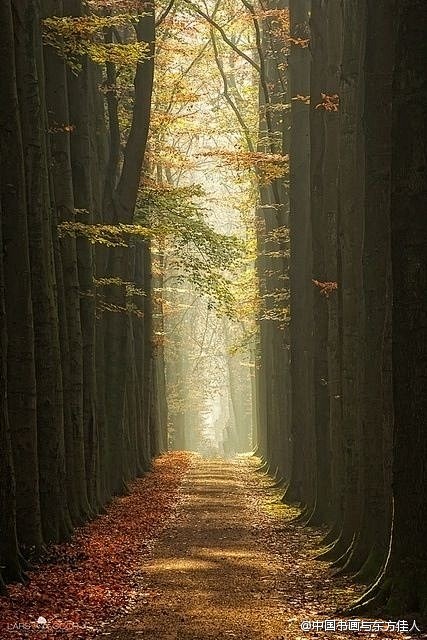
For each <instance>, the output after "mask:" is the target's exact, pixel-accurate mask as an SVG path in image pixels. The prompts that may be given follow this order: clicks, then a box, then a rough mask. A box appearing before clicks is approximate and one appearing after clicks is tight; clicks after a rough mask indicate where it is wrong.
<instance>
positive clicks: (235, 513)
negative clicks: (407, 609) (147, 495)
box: [97, 457, 412, 640]
mask: <svg viewBox="0 0 427 640" xmlns="http://www.w3.org/2000/svg"><path fill="white" fill-rule="evenodd" d="M255 468H256V460H255V459H253V458H252V459H251V458H245V457H242V458H240V459H237V460H236V461H233V462H225V461H221V460H205V459H202V458H199V457H194V458H193V460H192V464H191V467H190V470H189V471H188V472H187V474H186V476H185V477H184V480H183V484H182V486H181V503H180V505H179V508H178V513H177V517H176V518H175V519H174V520H173V521H171V522H170V524H169V526H167V528H165V529H164V531H163V533H162V534H161V536H160V539H159V540H158V541H157V544H156V545H155V547H154V550H153V553H152V554H151V555H150V557H149V558H147V559H146V560H145V561H144V562H143V563H142V566H141V567H140V571H139V573H138V577H137V581H138V582H139V593H140V595H139V597H137V599H136V601H135V602H134V604H133V606H132V607H131V609H130V611H129V612H128V613H126V614H125V615H122V616H119V617H118V618H117V619H116V621H115V622H114V624H110V625H109V626H106V627H105V628H104V629H103V631H102V632H100V633H99V634H98V636H97V637H98V638H100V639H101V638H105V639H106V640H107V639H108V640H134V639H136V638H141V639H142V640H226V639H229V640H230V639H236V640H258V639H259V640H285V639H286V640H303V639H304V640H308V639H313V640H314V639H316V638H331V639H332V638H334V639H338V640H341V639H346V640H347V639H350V638H361V637H363V638H382V639H384V640H385V639H388V638H405V637H406V638H408V637H411V636H410V635H409V634H408V633H407V632H406V633H395V632H390V631H389V628H390V625H389V624H388V622H387V621H377V624H380V625H381V627H380V629H379V630H374V629H378V626H377V627H375V626H372V627H371V630H369V629H367V626H368V625H367V624H366V623H367V620H368V619H366V620H364V623H365V627H364V628H362V623H361V621H360V620H358V621H355V622H354V623H353V629H354V630H349V629H348V627H347V628H346V625H349V621H350V619H349V618H343V617H342V616H340V615H338V614H336V613H335V612H336V610H337V607H338V605H339V606H340V607H342V606H345V605H347V604H349V603H350V602H351V601H352V600H353V599H354V598H355V597H357V595H359V594H360V593H361V591H362V588H361V587H360V586H359V587H355V586H354V585H352V584H351V583H350V582H349V580H348V579H346V578H337V577H335V576H333V574H332V571H331V569H330V568H329V566H328V564H327V563H325V562H319V561H318V560H316V559H315V555H316V553H317V552H318V550H319V542H320V540H321V538H322V535H323V533H324V532H322V531H320V530H313V529H307V528H303V527H302V526H301V525H298V524H296V523H293V522H292V519H293V517H294V516H295V515H296V514H297V512H296V511H295V509H292V508H290V507H287V506H284V505H282V504H281V502H280V494H279V492H278V491H277V490H274V489H272V488H271V485H272V481H271V479H269V478H268V477H266V476H265V475H262V474H260V473H257V472H256V469H255ZM325 620H329V621H330V622H329V628H331V625H334V624H335V627H336V630H335V631H329V632H325V631H322V630H319V628H320V626H321V623H323V624H324V621H325ZM353 620H354V619H353ZM374 622H375V621H372V620H371V624H372V625H374ZM408 622H409V626H411V625H412V620H410V621H408ZM304 623H305V627H304ZM319 623H320V624H319ZM308 625H309V627H310V628H309V627H308ZM302 626H303V627H304V628H302ZM404 626H405V625H403V627H404ZM403 630H404V629H403Z"/></svg>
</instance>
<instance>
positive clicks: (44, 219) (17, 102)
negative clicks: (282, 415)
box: [0, 0, 167, 592]
mask: <svg viewBox="0 0 427 640" xmlns="http://www.w3.org/2000/svg"><path fill="white" fill-rule="evenodd" d="M86 11H87V9H86V8H85V7H84V6H83V3H82V2H81V0H42V2H41V3H38V2H30V1H29V0H28V1H27V0H25V1H21V0H19V1H18V0H7V1H6V2H3V3H2V5H1V9H0V26H1V28H2V32H3V38H2V43H1V45H0V47H1V51H2V54H3V64H2V69H1V71H0V83H1V87H2V93H1V98H0V145H1V154H0V175H1V180H0V211H1V229H0V231H1V233H0V237H1V245H2V255H1V260H0V321H1V322H0V325H1V326H0V329H1V368H0V392H1V406H0V418H1V423H0V456H1V460H0V567H1V571H0V575H1V578H0V590H1V591H2V592H3V591H4V589H5V587H4V584H5V582H8V581H11V580H21V579H25V575H24V571H25V567H26V566H27V562H26V559H27V558H29V557H33V556H34V555H39V554H40V553H41V552H43V550H44V547H45V545H46V544H49V543H58V542H60V541H63V540H66V539H68V538H69V537H70V535H71V534H72V531H73V528H74V527H75V526H78V525H80V524H82V523H83V522H84V521H86V520H88V519H89V518H92V517H94V516H95V515H96V514H97V513H99V512H100V510H102V507H103V505H104V504H105V503H106V502H107V501H108V500H110V499H111V497H112V496H113V495H114V494H117V493H121V492H123V491H124V490H126V487H127V483H128V482H130V481H131V480H132V479H133V478H134V477H135V476H136V475H140V474H142V473H144V472H145V471H146V470H147V469H148V468H149V466H150V462H151V458H152V456H155V455H158V454H159V453H160V452H161V451H162V449H163V448H164V447H165V446H166V444H167V443H166V438H165V436H164V431H165V428H166V419H167V416H166V409H165V407H164V406H163V407H162V411H160V410H159V411H158V412H157V413H156V411H154V405H155V402H156V400H155V398H156V390H155V389H154V385H155V384H156V380H157V379H159V381H161V380H160V376H159V375H157V377H156V376H154V375H153V341H152V320H151V316H152V311H151V297H152V282H151V256H150V246H149V244H148V243H144V242H141V241H138V240H135V242H134V245H133V246H128V247H126V248H118V249H116V248H109V247H103V246H101V247H98V246H96V245H93V244H92V243H91V241H90V240H89V239H88V237H86V235H85V233H82V234H80V235H76V236H74V235H72V234H71V235H70V234H69V233H68V234H67V233H64V232H63V231H62V226H63V225H67V224H68V225H70V224H71V225H73V224H74V223H79V224H80V225H81V226H83V227H84V225H87V226H88V229H89V228H91V229H93V223H95V222H96V223H103V222H108V223H111V222H114V223H120V222H125V223H128V224H132V222H133V211H134V209H135V206H136V201H137V196H138V190H139V183H140V174H141V170H142V164H143V158H144V152H145V146H146V141H147V133H148V124H149V118H150V102H151V100H150V98H151V88H152V80H153V65H154V57H153V56H154V39H155V34H154V6H153V3H152V2H149V3H144V11H141V15H139V18H138V22H137V23H136V26H135V33H136V36H135V39H136V40H138V41H141V42H147V43H148V45H149V49H150V55H149V56H147V58H146V59H144V61H142V62H140V63H138V65H137V68H136V73H135V87H134V104H135V108H134V111H133V113H132V112H131V113H130V122H131V126H130V133H129V134H128V136H127V138H126V139H125V141H124V145H123V157H122V154H121V150H120V148H119V152H118V153H117V155H114V154H113V159H114V162H115V165H114V167H113V169H112V171H113V172H114V175H115V176H116V179H115V180H111V173H108V169H109V168H110V169H111V164H112V160H111V157H110V164H108V155H109V151H111V150H112V149H113V147H114V143H115V142H116V140H115V139H113V138H112V137H111V134H112V132H111V127H110V128H108V127H107V118H106V113H105V106H104V100H105V93H103V92H102V91H101V89H102V87H103V83H104V80H105V79H106V74H104V72H103V70H102V68H101V67H100V66H96V65H95V64H94V63H93V62H92V61H91V60H90V59H89V57H88V56H82V57H81V58H80V59H79V60H78V63H79V64H80V67H81V68H79V69H76V68H74V69H71V68H70V66H69V62H70V61H69V60H66V59H64V58H63V57H62V56H61V55H60V53H59V50H58V49H57V48H56V47H54V46H48V45H46V46H43V37H42V29H43V19H44V18H47V17H52V16H55V19H60V18H61V17H70V18H71V19H72V18H79V19H84V17H85V15H86ZM129 33H130V31H129ZM111 90H112V91H114V90H115V89H114V87H112V88H111ZM106 94H107V96H108V91H107V92H106ZM107 102H108V100H107ZM116 108H117V105H116ZM110 124H111V123H110ZM119 142H120V140H119ZM120 143H121V142H120ZM110 155H111V154H110ZM106 184H108V185H109V187H110V191H111V202H110V204H111V206H110V208H109V209H108V208H107V209H104V203H105V196H104V192H105V191H106V190H107V189H106ZM114 277H116V278H117V277H118V278H119V281H118V282H114V283H112V284H111V285H110V284H109V282H108V284H105V283H104V282H103V281H102V280H101V285H102V286H98V284H99V283H98V280H99V279H102V278H105V279H111V278H114ZM129 283H136V287H137V289H139V290H143V292H144V296H139V295H136V294H134V293H132V287H130V289H129V286H130V285H129ZM114 288H117V291H119V292H120V293H119V298H120V301H121V304H120V305H118V306H116V307H114V306H109V305H108V302H109V301H111V299H112V298H113V297H114V296H111V294H109V293H108V292H109V291H111V290H113V289H114ZM140 298H141V299H140ZM106 416H108V420H107V419H106ZM154 416H157V417H156V420H155V419H154ZM160 432H161V436H160Z"/></svg>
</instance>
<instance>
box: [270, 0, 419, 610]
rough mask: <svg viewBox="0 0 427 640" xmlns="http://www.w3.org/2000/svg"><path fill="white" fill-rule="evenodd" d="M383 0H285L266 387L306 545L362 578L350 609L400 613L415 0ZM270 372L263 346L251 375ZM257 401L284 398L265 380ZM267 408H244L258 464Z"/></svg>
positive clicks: (414, 435) (413, 558)
mask: <svg viewBox="0 0 427 640" xmlns="http://www.w3.org/2000/svg"><path fill="white" fill-rule="evenodd" d="M392 5H393V6H392V7H391V6H390V3H388V2H383V1H379V2H376V3H371V2H367V0H357V1H354V0H352V1H350V0H348V1H347V0H345V1H344V2H342V1H341V0H328V1H326V2H325V1H323V0H322V1H320V0H311V1H309V0H307V2H301V1H298V2H292V0H291V2H290V35H291V38H290V42H291V52H290V58H289V75H290V102H291V140H290V221H289V229H290V244H291V250H290V297H291V303H290V316H291V324H290V352H291V364H290V381H287V382H286V383H285V384H283V385H282V396H283V395H285V394H286V385H287V384H290V385H291V388H292V412H291V423H290V432H291V441H290V444H289V447H287V449H288V450H287V451H286V455H287V458H288V460H290V461H291V463H290V464H289V463H287V468H286V467H285V475H287V477H288V478H289V484H288V487H287V491H286V493H285V499H286V500H290V501H297V502H298V503H299V505H300V507H301V510H302V516H301V520H302V521H303V522H305V523H309V524H318V523H326V524H327V525H328V526H329V530H328V534H327V536H326V537H325V539H324V547H325V548H324V549H323V550H322V553H321V554H320V557H321V558H325V559H329V560H332V561H333V562H334V566H335V567H337V568H338V570H339V571H340V572H346V573H350V574H352V575H353V576H355V578H356V579H357V580H360V581H363V582H366V583H368V584H370V583H372V586H371V587H370V588H368V590H367V591H366V593H365V595H364V596H363V597H362V598H361V599H360V601H358V602H357V603H356V604H355V607H354V610H355V611H359V610H361V609H363V608H366V607H370V608H371V609H372V607H375V606H378V605H381V606H385V607H386V609H387V610H388V611H389V612H390V613H393V614H394V615H397V614H399V615H401V614H402V611H405V612H412V611H420V612H422V613H424V614H425V612H426V602H427V597H426V593H427V592H426V589H425V577H426V571H427V559H426V554H425V544H423V543H422V542H421V541H422V539H423V536H424V537H425V528H426V526H427V525H426V522H427V519H426V516H427V514H426V510H425V509H426V507H425V488H426V473H425V463H424V462H423V461H424V458H425V456H426V453H427V452H426V441H425V437H424V436H423V435H422V426H421V425H423V424H424V423H425V419H426V400H425V392H423V391H422V387H423V385H422V380H424V381H425V375H426V371H425V368H426V353H425V349H426V336H425V328H426V327H425V313H426V297H425V291H426V266H425V250H426V244H427V235H426V233H427V227H426V218H425V215H424V214H423V212H424V211H425V205H426V203H425V194H426V188H425V182H426V156H425V150H424V148H423V146H422V145H420V143H419V141H420V139H421V138H422V133H423V131H424V130H425V96H426V85H425V81H424V77H425V74H423V73H422V69H421V66H422V64H423V63H422V62H421V61H422V60H424V59H425V54H426V41H425V35H423V33H425V27H426V20H427V9H426V6H425V3H422V2H403V3H400V4H398V3H395V4H393V3H392ZM260 266H261V267H262V268H264V269H265V268H267V264H266V263H265V262H264V263H262V264H261V263H260ZM261 339H262V332H261ZM261 348H262V343H261ZM266 353H268V351H267V349H266ZM277 371H278V369H277V364H276V363H275V362H274V358H273V357H272V356H271V355H270V358H269V359H265V363H264V367H263V369H262V374H263V375H267V376H274V375H275V374H276V372H277ZM263 384H265V383H263ZM259 386H260V388H261V391H262V393H264V394H265V390H263V389H262V386H261V384H260V385H259ZM270 401H272V402H273V404H274V403H279V404H280V405H281V407H282V408H283V407H284V400H283V397H281V396H280V393H279V394H277V395H272V396H270ZM275 411H276V410H275V408H274V406H273V407H272V406H269V410H268V412H267V414H266V415H262V414H261V413H260V416H259V419H260V420H259V443H260V445H259V450H260V451H261V452H262V454H263V455H266V458H267V464H268V465H270V467H272V466H274V467H276V465H277V457H276V456H275V455H274V454H273V453H272V451H271V447H270V446H269V433H270V429H271V427H270V424H269V422H268V419H269V416H270V415H274V413H275ZM287 429H289V426H288V425H287V424H284V425H282V436H283V434H284V433H286V431H287ZM275 442H276V443H277V444H278V447H279V449H280V439H279V440H277V439H276V438H275ZM282 464H283V461H282Z"/></svg>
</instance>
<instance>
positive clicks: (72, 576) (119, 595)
mask: <svg viewBox="0 0 427 640" xmlns="http://www.w3.org/2000/svg"><path fill="white" fill-rule="evenodd" d="M190 460H191V456H190V455H189V454H185V453H178V452H175V453H169V454H167V455H165V456H162V457H161V458H159V459H158V460H156V461H155V463H154V466H153V471H152V472H150V473H148V474H147V475H145V476H144V477H143V478H139V479H137V480H135V481H134V482H133V483H132V485H131V493H130V495H128V496H124V497H121V498H117V499H116V500H114V501H113V502H112V503H111V505H109V506H108V507H107V514H103V515H101V516H99V517H98V518H97V519H96V520H94V521H92V522H90V523H88V524H87V525H85V526H83V527H81V528H80V529H78V530H77V531H76V533H75V535H74V537H73V539H72V541H71V542H68V543H64V544H62V545H52V547H50V549H49V552H48V555H47V557H46V561H45V563H44V564H41V565H40V566H39V567H37V569H36V570H34V571H31V572H30V573H29V577H30V582H29V584H28V585H26V586H23V585H12V586H11V587H10V589H9V592H10V597H9V598H1V599H0V635H2V634H1V631H2V630H6V631H7V637H8V638H10V639H11V640H14V639H18V638H22V639H24V638H28V636H29V635H31V634H32V633H34V631H36V632H37V639H38V640H45V639H46V640H48V639H49V640H51V639H54V638H57V637H58V638H63V637H64V631H66V634H67V639H70V640H79V639H80V638H82V639H83V638H84V639H85V640H88V639H89V638H90V637H92V636H93V635H95V633H96V629H99V627H100V625H102V623H104V622H107V621H108V620H109V618H110V616H111V612H114V613H115V614H117V613H119V612H120V611H122V610H124V609H125V608H126V606H129V601H130V600H131V598H132V594H133V593H134V591H133V584H132V577H133V575H134V574H135V573H136V572H137V570H138V568H139V565H140V561H141V558H142V557H143V556H144V555H145V554H147V553H148V552H149V551H150V549H151V547H152V545H153V541H154V539H155V538H156V537H157V536H158V535H159V533H160V532H161V531H162V529H164V528H165V526H167V521H168V519H169V518H171V517H172V516H173V514H174V510H175V507H176V505H177V502H178V500H179V486H180V484H181V481H182V478H183V476H184V474H185V473H186V471H187V469H188V467H189V465H190ZM40 616H43V618H45V619H46V621H47V625H48V626H47V631H46V632H44V630H42V629H40V628H38V626H37V620H38V618H39V617H40ZM19 625H21V628H19Z"/></svg>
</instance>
